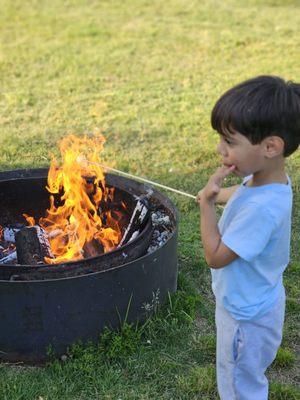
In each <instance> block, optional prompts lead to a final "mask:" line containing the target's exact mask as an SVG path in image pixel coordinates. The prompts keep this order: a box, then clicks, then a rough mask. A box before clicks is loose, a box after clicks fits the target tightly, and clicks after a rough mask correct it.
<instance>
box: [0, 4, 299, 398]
mask: <svg viewBox="0 0 300 400" xmlns="http://www.w3.org/2000/svg"><path fill="white" fill-rule="evenodd" d="M299 26H300V3H299V1H298V0H265V1H263V0H249V1H246V0H240V1H239V0H236V1H234V0H223V1H221V0H219V1H213V0H203V1H200V0H198V1H194V0H172V1H171V0H164V1H162V0H160V1H159V0H151V1H150V0H130V1H129V0H128V1H126V0H125V1H121V0H110V1H108V0H102V1H100V0H90V1H89V0H68V1H62V0H61V1H59V0H51V1H46V0H40V1H38V0H31V1H29V0H22V1H21V0H0V35H1V36H0V37H1V41H0V46H1V47H0V80H1V81H0V82H1V83H0V143H1V151H0V169H1V170H9V169H17V168H32V167H42V166H43V167H44V166H48V165H49V160H50V157H51V153H54V154H57V153H58V151H57V142H58V141H59V139H60V138H62V137H63V136H65V135H66V134H67V133H70V132H72V133H75V134H78V135H82V134H84V133H86V132H91V131H93V130H94V129H100V130H101V131H102V132H103V134H104V135H105V137H106V140H107V141H106V145H105V150H104V153H103V156H102V157H103V160H104V161H105V162H107V163H108V164H110V165H112V166H115V167H116V168H118V169H122V170H123V171H128V172H130V173H132V174H137V175H140V176H144V177H148V178H149V179H151V180H156V181H158V182H160V183H163V184H165V185H168V186H173V187H175V188H177V189H181V190H184V191H187V192H189V193H193V194H196V193H197V191H198V190H200V189H201V188H202V187H203V185H204V184H205V182H206V181H207V179H208V177H209V176H210V174H211V173H212V171H214V169H215V168H216V167H217V166H218V165H219V158H218V156H217V155H216V152H215V147H216V143H217V136H216V135H215V134H214V133H213V132H212V129H211V127H210V112H211V109H212V107H213V105H214V103H215V101H216V100H217V99H218V97H219V96H220V95H221V94H222V93H223V92H224V91H225V90H226V89H228V88H229V87H231V86H232V85H234V84H237V83H238V82H240V81H242V80H244V79H247V78H250V77H252V76H256V75H260V74H274V75H280V76H282V77H284V78H285V79H291V80H295V81H298V82H300V69H299V54H300V31H299ZM299 167H300V151H298V152H297V153H295V154H294V155H293V156H292V157H290V158H289V159H288V162H287V168H288V172H289V174H290V176H291V178H292V181H293V188H294V211H293V232H292V251H291V264H290V266H289V267H288V269H287V271H286V273H285V284H286V288H287V312H286V323H285V329H284V339H283V343H282V348H281V349H280V352H279V355H278V357H277V359H276V361H275V363H274V364H273V366H272V368H271V369H270V371H269V372H268V376H269V378H270V381H271V387H270V399H272V400H274V399H276V400H279V399H285V400H293V399H300V389H299V376H300V360H299V353H300V343H299V328H300V324H299V321H300V317H299V314H300V289H299V278H300V244H299V236H300V228H299V218H300V172H299ZM233 182H236V180H235V178H231V179H229V181H228V182H226V184H228V185H230V184H232V183H233ZM167 194H168V195H169V196H170V197H171V198H172V200H173V201H174V202H175V203H176V205H177V207H178V209H179V212H180V233H179V247H178V253H179V287H178V292H177V294H176V296H174V297H172V299H170V302H169V304H167V305H166V306H165V307H164V308H163V309H162V310H161V311H159V313H158V314H157V315H156V316H155V317H154V318H153V319H151V320H149V321H148V323H147V325H146V326H145V327H143V328H137V329H136V328H135V327H128V326H126V325H124V327H123V330H122V332H121V333H119V334H113V333H111V332H106V333H105V334H104V335H102V337H101V340H100V341H99V345H97V346H92V345H90V346H89V347H87V348H82V347H81V346H76V347H74V348H73V349H72V350H70V354H69V355H68V357H67V360H66V361H64V362H58V361H53V362H52V363H50V364H49V365H47V366H45V367H43V368H37V367H23V366H20V365H14V366H11V365H7V364H3V363H2V364H1V365H0V399H1V400H2V399H3V400H86V399H91V400H93V399H106V400H109V399H113V400H133V399H140V400H142V399H143V400H146V399H170V400H173V399H174V400H175V399H180V400H181V399H184V400H193V399H201V400H202V399H203V400H205V399H217V398H218V397H217V391H216V384H215V367H214V362H215V355H214V354H215V352H214V348H215V337H214V333H215V330H214V315H213V314H214V301H213V297H212V293H211V289H210V271H209V268H208V267H207V265H206V264H205V261H204V256H203V250H202V247H201V242H200V234H199V227H198V225H199V213H198V209H197V206H196V205H195V204H194V202H193V201H191V200H189V199H188V198H184V197H180V196H179V195H175V194H171V193H167ZM0 329H1V327H0ZM0 351H1V349H0ZM254 400H255V399H254Z"/></svg>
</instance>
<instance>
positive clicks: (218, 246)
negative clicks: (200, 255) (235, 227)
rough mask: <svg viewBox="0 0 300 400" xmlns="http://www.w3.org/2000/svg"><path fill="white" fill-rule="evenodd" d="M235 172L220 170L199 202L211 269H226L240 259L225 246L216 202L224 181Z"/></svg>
mask: <svg viewBox="0 0 300 400" xmlns="http://www.w3.org/2000/svg"><path fill="white" fill-rule="evenodd" d="M233 170H234V166H231V167H221V168H219V169H218V170H217V171H216V172H215V174H214V175H212V176H211V178H210V179H209V181H208V183H207V185H206V186H205V188H204V189H203V190H202V194H201V199H200V201H199V204H200V209H201V224H200V228H201V237H202V243H203V248H204V254H205V259H206V262H207V264H208V265H209V266H210V267H211V268H222V267H225V266H226V265H228V264H229V263H230V262H232V261H233V260H235V259H236V258H237V257H238V255H237V254H236V253H234V252H233V251H232V250H231V249H229V248H228V247H227V246H225V245H224V244H223V242H222V240H221V234H220V231H219V228H218V223H217V216H216V212H215V202H216V198H217V195H218V194H219V193H220V190H221V184H222V181H223V179H224V178H225V177H226V176H227V175H229V174H230V173H231V172H232V171H233Z"/></svg>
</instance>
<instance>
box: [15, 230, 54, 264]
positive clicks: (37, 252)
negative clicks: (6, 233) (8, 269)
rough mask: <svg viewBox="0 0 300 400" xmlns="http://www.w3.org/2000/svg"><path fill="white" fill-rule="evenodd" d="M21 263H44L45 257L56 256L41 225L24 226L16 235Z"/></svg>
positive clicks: (19, 261)
mask: <svg viewBox="0 0 300 400" xmlns="http://www.w3.org/2000/svg"><path fill="white" fill-rule="evenodd" d="M15 238H16V250H17V257H18V263H19V264H26V265H36V264H44V258H45V257H48V258H54V255H53V254H52V251H51V248H50V244H49V241H48V238H47V234H46V232H45V231H44V229H42V228H41V227H40V226H38V225H35V226H29V227H25V228H22V229H21V230H20V231H19V232H17V233H16V235H15Z"/></svg>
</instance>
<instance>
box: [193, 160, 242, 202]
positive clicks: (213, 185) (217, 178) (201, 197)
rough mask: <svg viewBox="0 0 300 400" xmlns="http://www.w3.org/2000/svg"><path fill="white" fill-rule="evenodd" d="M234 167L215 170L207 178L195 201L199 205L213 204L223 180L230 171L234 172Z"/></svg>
mask: <svg viewBox="0 0 300 400" xmlns="http://www.w3.org/2000/svg"><path fill="white" fill-rule="evenodd" d="M234 169H235V165H231V166H230V167H226V166H222V167H220V168H218V169H217V170H216V172H215V173H214V174H213V175H212V176H211V177H210V178H209V180H208V182H207V184H206V186H205V187H204V188H203V189H202V190H200V192H199V193H198V194H197V196H196V201H197V202H198V203H199V204H201V202H202V201H206V202H209V203H215V201H216V197H217V195H218V194H219V192H220V190H221V186H222V183H223V180H224V179H225V178H226V176H228V175H229V174H230V173H231V172H232V171H234Z"/></svg>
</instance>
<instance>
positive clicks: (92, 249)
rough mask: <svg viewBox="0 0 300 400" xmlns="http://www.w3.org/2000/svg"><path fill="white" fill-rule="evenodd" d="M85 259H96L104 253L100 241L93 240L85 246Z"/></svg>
mask: <svg viewBox="0 0 300 400" xmlns="http://www.w3.org/2000/svg"><path fill="white" fill-rule="evenodd" d="M83 251H84V257H85V258H88V257H96V256H98V255H99V254H103V253H104V249H103V245H102V244H101V243H100V242H99V241H98V240H95V239H93V240H92V241H91V242H87V243H85V245H84V246H83Z"/></svg>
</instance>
